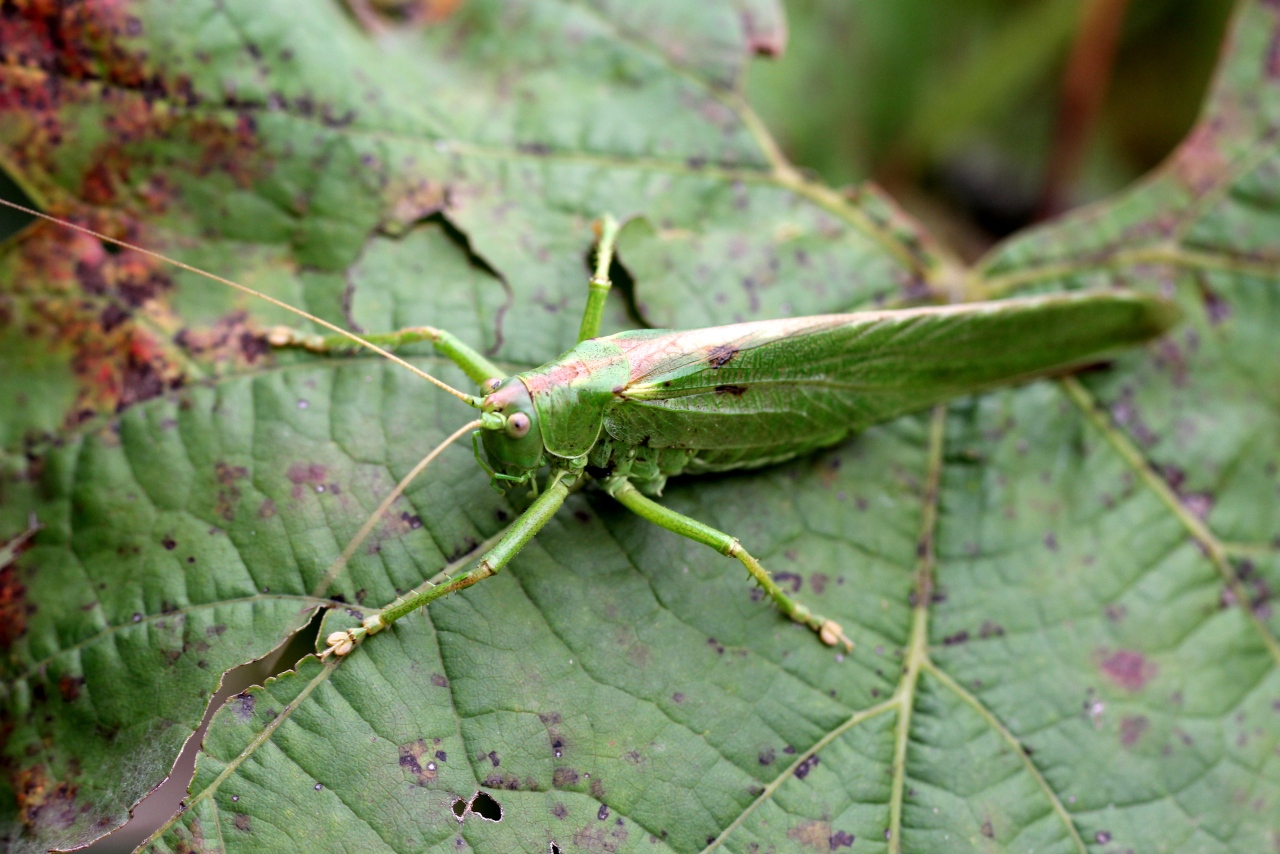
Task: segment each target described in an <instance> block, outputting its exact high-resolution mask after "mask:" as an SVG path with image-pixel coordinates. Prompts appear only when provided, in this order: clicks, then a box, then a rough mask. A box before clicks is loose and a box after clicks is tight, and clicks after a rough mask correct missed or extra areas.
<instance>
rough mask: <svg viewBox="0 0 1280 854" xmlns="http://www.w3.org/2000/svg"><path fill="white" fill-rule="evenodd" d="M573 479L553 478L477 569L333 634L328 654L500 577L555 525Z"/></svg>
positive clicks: (343, 652)
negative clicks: (547, 527)
mask: <svg viewBox="0 0 1280 854" xmlns="http://www.w3.org/2000/svg"><path fill="white" fill-rule="evenodd" d="M573 479H575V478H573V477H572V476H570V475H567V474H566V473H563V472H561V473H558V474H556V475H553V477H552V480H551V483H549V484H548V485H547V489H546V491H545V492H543V493H542V495H540V496H538V499H537V500H536V501H534V502H533V504H531V505H530V506H529V509H528V510H526V511H524V513H522V514H520V517H519V518H518V519H516V521H515V522H514V523H513V524H512V526H511V528H510V530H508V531H507V533H506V534H505V535H504V536H503V537H502V539H501V540H499V541H498V544H497V545H495V546H494V547H493V548H492V549H490V550H489V552H488V553H487V554H486V555H485V556H484V557H482V558H481V559H480V563H478V564H476V567H475V569H472V570H471V571H470V572H465V573H463V574H462V575H457V576H454V577H453V578H450V579H448V580H446V581H445V582H443V583H442V584H428V585H424V586H422V587H419V588H417V589H416V590H414V591H412V592H410V593H408V594H406V595H404V596H401V597H400V598H399V599H397V600H396V601H394V602H392V603H391V604H390V605H388V606H387V607H385V608H383V609H382V610H381V611H379V612H378V613H376V614H373V615H372V616H369V617H365V619H364V622H362V623H361V624H360V625H359V626H357V627H356V628H354V629H347V630H346V631H341V632H333V633H332V634H330V635H329V637H327V638H326V639H325V642H326V643H328V645H329V649H328V650H327V651H326V652H325V653H324V654H325V655H328V654H329V653H333V654H335V655H346V654H347V653H349V652H351V650H352V649H353V648H354V647H355V645H356V644H357V643H359V642H360V640H361V639H363V638H364V637H365V635H373V634H377V633H378V632H380V631H382V630H383V629H385V628H387V627H388V626H390V625H391V624H392V623H394V622H395V621H396V620H398V619H400V618H401V617H404V616H405V615H407V614H412V613H413V612H414V611H416V610H418V609H419V608H422V607H424V606H426V605H429V604H431V603H432V602H434V601H435V600H436V599H439V598H440V597H441V596H448V595H449V594H450V593H454V592H457V591H459V590H465V589H466V588H468V587H470V586H471V585H473V584H475V583H476V582H477V581H483V580H484V579H486V578H489V577H490V576H492V575H497V574H498V571H499V570H501V569H502V568H503V567H504V566H506V565H507V564H508V563H510V561H511V559H512V558H513V557H515V556H516V555H517V554H519V553H520V550H521V549H523V548H524V547H525V545H527V544H528V542H529V541H530V540H532V539H533V537H534V535H536V534H537V533H538V531H540V530H542V528H543V527H544V526H545V525H546V524H547V523H548V522H550V521H551V517H553V516H555V515H556V511H557V510H559V509H560V506H561V505H562V504H564V499H565V497H566V496H567V495H568V494H569V489H570V486H571V481H572V480H573Z"/></svg>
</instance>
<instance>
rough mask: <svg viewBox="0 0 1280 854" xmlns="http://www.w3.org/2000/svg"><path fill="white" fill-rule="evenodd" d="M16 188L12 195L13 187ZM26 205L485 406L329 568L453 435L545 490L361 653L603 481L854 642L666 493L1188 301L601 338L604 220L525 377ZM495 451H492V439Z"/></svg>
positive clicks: (800, 614)
mask: <svg viewBox="0 0 1280 854" xmlns="http://www.w3.org/2000/svg"><path fill="white" fill-rule="evenodd" d="M0 201H3V200H0ZM4 204H6V205H8V206H9V207H15V208H18V209H19V210H24V211H26V212H27V213H30V214H33V215H35V216H40V217H43V218H45V219H49V220H52V221H54V222H57V223H59V224H61V225H63V226H66V227H70V228H75V229H77V230H80V231H85V232H87V233H89V234H92V235H93V236H95V237H97V238H99V239H101V240H105V241H107V242H110V243H114V244H117V245H120V246H124V247H126V248H129V249H133V250H135V251H139V252H142V253H144V254H147V255H150V256H152V257H154V258H157V259H160V260H162V261H164V262H166V263H170V264H174V265H176V266H178V267H180V268H182V269H185V270H188V271H190V272H194V273H197V274H199V275H202V276H205V277H207V278H211V279H214V280H216V281H219V282H221V283H223V284H225V285H228V286H230V287H234V288H236V289H238V290H241V291H243V292H245V293H248V294H251V295H253V296H255V297H258V298H261V299H264V300H266V301H268V302H271V303H273V304H275V305H277V306H279V307H281V308H284V309H287V310H288V311H291V312H293V313H294V314H296V315H298V316H300V317H303V318H305V319H307V320H310V321H312V322H313V323H316V324H318V325H319V326H322V327H325V328H327V329H328V330H329V331H330V332H332V333H335V334H334V335H330V336H320V335H311V334H306V333H302V332H299V331H296V330H293V329H287V328H277V329H273V330H271V331H270V332H269V333H268V340H269V341H270V342H271V343H272V344H273V345H275V346H278V347H288V346H299V347H304V348H306V349H308V350H312V351H315V352H321V353H332V352H337V351H341V350H344V349H347V350H349V349H351V348H353V347H363V348H366V349H369V350H372V351H373V352H376V353H378V354H380V355H382V356H384V357H386V358H389V359H391V360H393V361H395V362H397V363H398V364H400V365H402V366H404V367H406V368H408V369H409V370H411V371H413V372H414V373H416V374H418V375H419V376H421V377H423V378H424V379H426V380H428V381H430V382H432V383H434V384H435V385H437V386H439V387H440V388H442V389H443V390H445V391H447V392H448V393H450V394H452V395H453V396H454V397H457V398H458V399H459V400H461V401H463V402H464V403H466V404H467V405H469V406H471V407H474V408H476V409H478V410H479V411H480V416H479V418H477V419H475V420H473V421H471V422H469V423H467V424H465V425H463V426H462V427H460V428H459V429H458V430H456V431H455V432H454V433H453V434H452V435H450V436H449V437H448V438H447V439H446V440H445V441H444V442H443V443H441V444H440V445H439V446H438V447H437V448H435V449H434V450H433V451H432V452H431V453H430V454H428V455H427V456H426V457H425V458H424V459H423V460H422V461H421V462H420V463H419V464H418V465H417V466H415V467H414V469H413V471H411V472H410V474H409V475H408V476H407V477H406V478H404V479H403V480H402V481H401V482H400V484H399V485H398V486H397V487H396V489H395V490H394V491H393V492H392V493H391V494H390V495H389V496H387V498H386V499H385V500H384V501H383V502H382V504H381V505H380V506H379V508H378V509H377V510H376V511H374V514H373V515H372V516H371V517H370V519H369V520H368V521H367V522H366V524H365V526H364V527H363V528H362V529H361V531H360V533H358V534H357V535H356V537H355V538H354V539H353V540H352V542H351V543H350V544H349V545H348V546H347V548H346V549H345V550H344V552H343V555H342V557H341V558H339V560H338V562H337V563H335V565H334V567H332V568H331V569H330V572H329V574H328V575H327V576H326V579H327V581H331V580H332V578H333V577H334V576H335V575H336V573H337V571H339V570H340V569H341V568H342V566H343V565H345V562H346V560H347V559H348V558H349V557H350V555H351V554H352V553H354V551H355V549H356V548H358V546H359V544H360V542H362V541H363V539H364V537H365V536H366V535H367V534H368V532H369V531H370V530H371V529H372V527H373V525H374V524H375V523H376V522H377V519H378V518H379V517H380V516H381V514H382V513H383V512H384V511H385V510H386V508H387V507H389V506H390V505H391V503H392V501H394V500H395V498H396V497H397V496H398V495H399V494H400V493H401V492H402V491H403V490H404V488H405V487H406V486H407V485H408V483H409V482H410V481H411V480H412V479H413V478H414V477H416V476H417V475H418V474H419V473H421V471H422V470H423V469H425V468H426V466H427V465H428V464H429V463H430V462H431V461H432V460H433V459H435V457H436V456H438V455H439V454H440V452H441V451H443V450H444V448H446V447H448V446H449V445H450V444H451V443H452V442H454V441H456V440H457V439H459V438H461V437H462V436H464V435H467V434H468V433H471V434H473V435H476V436H478V437H479V440H478V441H477V442H476V443H475V444H476V459H477V461H478V462H479V463H480V465H481V466H483V467H484V468H485V470H486V471H487V472H488V475H489V477H490V481H491V483H492V484H493V485H494V486H495V487H498V488H505V487H508V486H512V485H518V484H526V483H527V484H531V485H532V486H534V487H535V488H536V487H537V478H538V476H539V473H540V472H541V471H542V470H543V469H548V473H547V475H546V477H545V483H544V485H543V486H542V489H541V493H540V494H539V495H538V497H537V498H536V500H534V501H533V503H532V504H531V505H530V506H529V508H528V509H527V510H525V512H524V513H523V514H522V515H520V516H519V517H518V518H517V519H516V520H515V522H514V523H512V525H511V526H510V527H509V528H508V530H507V531H506V532H505V534H504V535H503V536H502V537H501V539H500V540H499V541H498V543H497V544H496V545H494V547H493V548H492V549H490V550H489V551H488V552H487V553H486V554H485V555H484V556H483V557H481V559H480V560H479V562H478V563H477V564H476V566H475V568H474V569H472V570H470V571H469V572H465V573H462V574H459V575H457V576H455V577H453V578H450V579H447V580H445V581H444V582H443V583H440V584H438V585H431V584H427V585H424V586H422V587H419V588H417V589H415V590H414V591H411V592H410V593H408V594H406V595H404V596H401V597H400V598H398V599H396V600H395V601H394V602H392V603H390V604H388V605H387V606H385V607H384V608H382V609H380V610H378V611H377V612H375V613H373V614H372V615H370V616H366V617H365V618H364V620H363V622H362V623H361V624H360V625H359V626H357V627H355V628H352V629H348V630H345V631H338V632H333V633H332V634H330V635H329V636H328V637H327V638H326V643H327V649H326V650H325V652H324V653H323V654H324V655H326V656H327V655H336V656H344V655H347V654H349V653H351V652H352V650H353V649H354V648H355V646H356V645H357V644H358V643H359V642H360V641H361V640H362V639H363V638H365V637H366V636H368V635H372V634H376V633H377V632H379V631H382V630H383V629H385V628H387V627H388V626H390V625H392V624H393V623H394V622H395V621H396V620H399V619H401V618H402V617H404V616H406V615H408V614H410V613H412V612H413V611H415V610H417V609H418V608H421V607H423V606H425V605H427V604H429V603H430V602H432V601H434V600H435V599H438V598H440V597H442V596H445V595H448V594H449V593H453V592H456V591H459V590H463V589H465V588H467V587H470V586H471V585H472V584H475V583H476V582H477V581H480V580H482V579H485V578H488V577H490V576H492V575H494V574H496V573H497V572H499V571H500V570H501V569H502V568H503V567H504V566H506V565H507V563H509V562H510V561H511V559H512V558H513V557H515V555H516V554H518V553H519V552H520V550H521V549H522V548H523V547H524V546H525V545H526V544H527V543H528V542H529V541H530V540H531V539H532V538H533V537H534V536H535V535H536V534H537V533H538V531H539V530H540V529H541V528H542V527H543V526H544V525H546V524H547V522H548V521H549V520H550V519H551V518H552V517H553V516H554V515H555V513H556V511H557V510H558V509H559V508H560V506H561V505H562V504H563V503H564V500H565V498H566V497H567V496H568V495H569V492H570V490H572V489H573V488H574V487H575V486H576V485H578V484H579V483H580V482H583V481H585V480H592V481H595V482H597V483H599V485H600V486H601V488H602V489H603V491H604V492H606V493H608V494H609V495H610V496H612V497H613V498H615V499H617V500H618V501H619V502H621V503H622V504H623V505H624V506H625V507H627V508H628V509H630V510H631V511H632V512H634V513H636V514H638V515H639V516H641V517H643V518H645V519H647V520H649V521H651V522H653V523H655V524H657V525H660V526H662V527H663V528H666V529H667V530H669V531H672V532H674V533H676V534H679V535H681V536H683V537H688V538H689V539H692V540H695V541H697V542H700V543H703V544H705V545H708V546H711V547H712V548H714V549H716V550H717V551H719V552H720V553H721V554H724V555H727V556H729V557H733V558H736V559H737V560H738V561H740V562H741V563H742V565H743V566H744V567H745V568H746V570H747V572H748V573H749V574H750V575H751V577H752V578H753V579H754V580H755V581H756V583H757V584H758V585H760V587H761V588H762V589H763V590H764V591H765V593H766V594H767V595H768V597H769V598H770V599H771V600H772V601H773V602H774V604H775V605H776V606H777V608H778V610H779V611H781V612H782V613H783V614H784V615H785V616H786V617H788V618H790V619H791V620H794V621H795V622H797V623H800V624H802V625H805V626H808V627H809V628H810V629H812V630H813V631H815V632H817V634H818V636H819V638H821V640H822V642H823V643H825V644H827V645H829V646H842V647H844V648H845V649H852V646H853V644H852V642H851V641H850V640H849V639H848V638H847V637H846V636H845V633H844V630H843V629H842V628H841V626H840V625H839V624H838V623H837V622H836V621H834V620H831V619H828V618H826V617H824V616H821V615H819V614H816V613H814V612H813V611H811V610H810V609H809V608H808V607H806V606H805V605H803V604H801V603H799V602H797V601H795V599H793V598H792V597H791V596H789V595H788V594H787V593H786V592H785V591H783V590H782V589H781V587H779V585H778V584H777V583H776V582H775V581H774V580H773V578H772V577H771V576H770V574H769V572H768V571H767V570H766V569H765V568H764V567H763V566H762V565H761V564H760V562H759V561H758V560H756V559H755V558H754V557H753V556H752V555H751V554H750V553H749V552H748V551H747V550H746V549H745V548H744V547H743V545H742V544H741V543H740V542H739V541H738V540H737V539H736V538H735V537H733V536H732V535H731V534H730V533H727V532H723V531H719V530H716V529H715V528H712V527H711V526H709V525H706V524H704V523H702V522H699V521H698V520H696V519H692V518H690V517H688V516H685V515H683V514H680V513H677V512H675V511H673V510H670V509H668V508H666V507H664V506H663V505H662V504H660V503H658V502H657V501H655V500H654V497H653V496H660V495H661V492H662V488H663V486H664V484H665V483H666V481H667V479H668V478H670V477H673V476H676V475H684V474H687V475H697V474H703V473H712V472H726V471H733V470H741V469H753V468H760V467H763V466H768V465H773V464H776V463H780V462H783V461H786V460H789V459H792V458H794V457H797V456H800V455H802V454H806V453H809V452H812V451H816V450H819V449H821V448H826V447H830V446H832V445H835V444H837V443H839V442H841V441H843V440H844V439H846V438H847V437H848V436H849V435H851V434H852V433H855V432H857V431H859V430H861V429H864V428H866V427H867V426H870V425H872V424H875V423H878V422H881V421H886V420H888V419H891V418H894V417H897V416H899V415H905V414H907V413H910V412H913V411H917V410H921V409H925V408H928V407H930V406H932V405H934V404H937V403H941V402H943V401H946V400H948V399H951V398H954V397H958V396H961V395H965V394H969V393H972V392H976V391H981V390H984V389H989V388H992V387H996V386H1000V385H1007V384H1011V383H1017V382H1022V381H1026V380H1029V379H1032V378H1035V377H1040V376H1044V375H1047V374H1052V373H1059V372H1063V371H1066V370H1069V369H1071V368H1074V367H1079V366H1081V365H1083V364H1086V363H1089V362H1093V361H1097V360H1098V359H1099V358H1100V357H1102V356H1104V355H1106V354H1109V353H1111V352H1113V351H1115V350H1117V349H1119V348H1121V347H1125V346H1130V345H1134V344H1137V343H1140V342H1143V341H1146V340H1148V339H1150V338H1153V337H1155V336H1157V335H1160V334H1161V333H1163V332H1164V331H1165V330H1167V329H1169V328H1170V327H1171V326H1172V325H1173V324H1174V323H1175V322H1176V321H1177V319H1178V310H1177V308H1176V306H1175V305H1174V304H1173V303H1171V302H1169V301H1167V300H1165V299H1162V298H1160V297H1156V296H1151V295H1148V294H1143V293H1139V292H1136V291H1126V290H1107V291H1086V292H1075V293H1064V294H1053V295H1047V296H1033V297H1022V298H1015V299H1007V300H1001V301H995V302H975V303H963V304H957V305H945V306H931V307H924V308H909V309H901V310H885V311H868V312H856V313H851V314H830V315H818V316H812V317H796V318H788V319H782V320H767V321H756V322H750V323H739V324H734V325H730V326H718V327H710V328H705V329H692V330H682V331H676V330H660V329H642V330H634V331H628V332H620V333H617V334H614V335H609V336H604V337H600V336H599V331H600V324H601V320H602V317H603V312H604V305H605V299H606V297H607V295H608V292H609V290H610V288H611V284H610V280H609V270H610V267H611V265H612V263H613V260H614V247H615V244H616V241H617V236H618V224H617V222H616V221H615V220H614V219H613V218H612V217H605V218H603V219H602V220H601V221H600V222H599V223H598V241H597V245H596V260H595V269H594V275H593V276H592V277H591V279H590V284H589V288H588V294H587V300H586V309H585V311H584V313H583V318H582V324H581V327H580V329H579V333H578V343H577V344H576V345H575V346H574V347H573V348H572V349H570V350H569V351H568V352H566V353H564V354H563V355H561V356H559V357H557V358H555V359H553V360H551V361H549V362H547V363H546V364H544V365H542V366H540V367H537V368H534V369H532V370H527V371H523V372H521V373H518V374H515V375H512V376H503V375H502V372H501V371H500V370H499V369H498V368H497V367H496V366H494V365H493V364H492V363H491V362H490V361H489V360H488V359H487V358H485V357H484V356H483V355H481V354H480V353H479V352H477V351H476V350H475V349H473V348H472V347H470V346H468V345H467V344H465V343H464V342H462V341H460V340H459V339H458V338H456V337H455V336H453V335H452V334H450V333H448V332H446V331H444V330H439V329H434V328H431V327H415V328H412V329H405V330H401V331H398V332H392V333H387V334H381V335H369V336H364V337H361V336H358V335H355V334H354V333H351V332H348V331H346V330H343V329H341V328H339V327H337V326H335V325H333V324H331V323H328V322H326V321H323V320H321V319H319V318H316V317H313V316H311V315H309V314H307V313H306V312H303V311H301V310H299V309H297V308H294V307H293V306H289V305H287V304H285V303H283V302H280V301H279V300H276V299H274V298H272V297H269V296H267V295H265V294H262V293H259V292H257V291H255V290H252V289H250V288H248V287H245V286H244V285H240V284H238V283H236V282H232V281H229V280H227V279H224V278H222V277H219V276H216V275H213V274H211V273H208V272H206V271H203V270H199V269H197V268H194V267H191V266H189V265H187V264H183V263H182V262H179V261H175V260H173V259H170V258H167V257H165V256H163V255H159V254H158V253H155V252H151V251H149V250H146V249H142V248H139V247H136V246H132V245H130V244H127V243H123V242H122V241H119V240H115V239H114V238H111V237H107V236H105V235H102V234H98V233H96V232H92V231H89V230H87V229H84V228H82V227H80V226H77V225H75V224H73V223H68V222H66V221H63V220H59V219H57V218H55V217H50V216H48V215H45V214H41V213H39V212H36V211H31V210H28V209H26V208H21V207H19V206H17V205H14V204H12V203H9V202H4ZM419 341H429V342H431V343H432V344H433V345H434V348H435V350H436V351H437V352H438V353H439V354H440V355H441V356H444V357H445V358H447V359H449V360H450V361H452V362H453V363H455V364H456V365H457V366H458V367H459V368H461V369H462V371H463V372H464V373H465V374H466V375H467V376H468V377H469V378H470V379H472V380H473V381H475V382H476V383H477V384H479V386H480V388H481V392H482V393H481V394H479V395H471V394H467V393H465V392H462V391H459V390H457V389H455V388H452V387H451V386H449V385H447V384H445V383H443V382H441V381H440V380H438V379H436V378H435V377H432V376H430V375H428V374H426V373H424V372H422V371H421V370H419V369H418V368H416V367H414V366H412V365H410V364H409V363H407V362H405V361H404V360H403V359H400V358H399V357H396V356H394V355H393V354H391V353H390V352H388V351H389V350H391V349H395V348H396V347H399V346H402V345H404V344H408V343H413V342H419ZM481 449H483V450H481Z"/></svg>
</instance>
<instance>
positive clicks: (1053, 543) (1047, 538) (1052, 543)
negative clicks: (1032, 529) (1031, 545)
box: [1044, 532, 1058, 552]
mask: <svg viewBox="0 0 1280 854" xmlns="http://www.w3.org/2000/svg"><path fill="white" fill-rule="evenodd" d="M1044 546H1045V548H1047V549H1048V550H1049V551H1051V552H1056V551H1057V550H1058V538H1057V537H1056V536H1054V534H1053V533H1052V532H1051V533H1048V534H1045V535H1044Z"/></svg>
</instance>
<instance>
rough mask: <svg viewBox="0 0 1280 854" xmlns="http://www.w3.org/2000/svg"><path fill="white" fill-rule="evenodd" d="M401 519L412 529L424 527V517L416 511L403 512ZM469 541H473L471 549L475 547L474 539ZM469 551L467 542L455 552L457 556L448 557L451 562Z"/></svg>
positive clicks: (468, 541)
mask: <svg viewBox="0 0 1280 854" xmlns="http://www.w3.org/2000/svg"><path fill="white" fill-rule="evenodd" d="M400 521H401V522H403V523H404V525H405V526H406V527H407V528H408V529H409V530H410V531H416V530H418V529H419V528H421V527H422V517H421V516H419V515H417V514H416V513H401V514H400ZM467 543H472V546H471V549H474V548H475V545H474V543H475V541H474V540H467ZM469 551H470V549H468V548H467V546H466V543H463V545H462V546H461V547H460V549H459V550H457V551H455V552H454V555H456V557H450V558H448V560H449V561H450V562H453V561H455V560H457V559H458V558H460V557H462V556H463V555H465V554H467V553H468V552H469Z"/></svg>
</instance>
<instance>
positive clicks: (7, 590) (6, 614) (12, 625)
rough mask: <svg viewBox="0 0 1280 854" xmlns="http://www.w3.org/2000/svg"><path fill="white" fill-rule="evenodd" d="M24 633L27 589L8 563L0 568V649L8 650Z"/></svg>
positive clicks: (25, 628)
mask: <svg viewBox="0 0 1280 854" xmlns="http://www.w3.org/2000/svg"><path fill="white" fill-rule="evenodd" d="M26 631H27V587H26V585H24V584H23V583H22V582H21V581H20V580H19V579H18V568H17V567H16V566H15V565H14V564H12V563H10V564H8V565H6V566H3V567H0V649H8V648H9V647H10V646H11V645H12V644H13V642H14V641H15V640H17V639H18V638H20V637H22V635H23V634H25V633H26Z"/></svg>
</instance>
